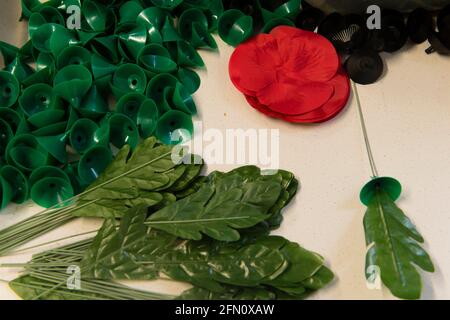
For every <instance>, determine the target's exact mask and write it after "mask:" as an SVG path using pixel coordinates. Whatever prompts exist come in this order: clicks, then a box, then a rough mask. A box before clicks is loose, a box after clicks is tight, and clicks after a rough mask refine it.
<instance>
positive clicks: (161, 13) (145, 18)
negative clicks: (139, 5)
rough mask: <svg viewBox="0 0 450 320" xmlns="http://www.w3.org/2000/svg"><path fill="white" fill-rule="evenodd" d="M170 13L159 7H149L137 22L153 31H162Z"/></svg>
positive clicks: (138, 17) (139, 16) (140, 14)
mask: <svg viewBox="0 0 450 320" xmlns="http://www.w3.org/2000/svg"><path fill="white" fill-rule="evenodd" d="M167 15H168V12H167V11H165V10H162V9H161V8H158V7H149V8H146V9H144V10H143V11H142V12H141V13H139V15H138V16H137V18H136V22H137V23H138V24H141V25H143V26H145V27H146V28H147V30H151V29H152V28H155V29H156V30H158V31H159V30H161V28H162V26H163V24H164V21H165V19H166V16H167Z"/></svg>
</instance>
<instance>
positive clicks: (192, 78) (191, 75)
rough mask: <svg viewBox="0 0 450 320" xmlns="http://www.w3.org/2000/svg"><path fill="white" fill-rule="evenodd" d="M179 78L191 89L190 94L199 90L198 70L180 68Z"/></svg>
mask: <svg viewBox="0 0 450 320" xmlns="http://www.w3.org/2000/svg"><path fill="white" fill-rule="evenodd" d="M177 78H178V80H180V82H181V83H182V84H183V85H184V87H185V88H186V89H187V90H188V91H189V93H190V94H194V93H195V92H196V91H197V90H198V88H200V83H201V80H200V77H199V75H198V74H197V72H195V71H193V70H191V69H187V68H179V69H178V72H177Z"/></svg>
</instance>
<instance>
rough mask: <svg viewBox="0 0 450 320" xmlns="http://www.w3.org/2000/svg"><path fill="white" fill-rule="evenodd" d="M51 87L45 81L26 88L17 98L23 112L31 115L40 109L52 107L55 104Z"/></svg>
mask: <svg viewBox="0 0 450 320" xmlns="http://www.w3.org/2000/svg"><path fill="white" fill-rule="evenodd" d="M56 100H57V98H56V96H55V94H54V91H53V88H52V87H51V86H49V85H48V84H45V83H38V84H34V85H31V86H29V87H28V88H26V89H25V90H24V91H23V93H22V95H21V96H20V98H19V106H20V108H21V110H22V111H23V113H24V114H25V115H26V116H28V117H31V116H33V115H35V114H37V113H40V112H42V111H45V110H48V109H53V108H54V107H55V104H56Z"/></svg>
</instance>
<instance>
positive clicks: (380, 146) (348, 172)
mask: <svg viewBox="0 0 450 320" xmlns="http://www.w3.org/2000/svg"><path fill="white" fill-rule="evenodd" d="M1 2H2V10H1V11H0V39H1V40H4V41H7V42H10V43H13V44H16V45H20V44H22V43H23V42H24V41H25V39H26V24H25V23H19V22H18V21H17V20H18V17H19V15H20V13H19V12H20V9H19V1H17V0H2V1H1ZM218 43H219V49H220V51H219V53H212V52H202V53H201V54H202V56H203V58H204V60H205V63H206V66H207V70H205V71H202V72H201V73H200V74H201V78H202V85H201V88H200V90H199V91H198V92H197V94H196V95H195V99H196V102H197V104H198V108H199V110H200V112H199V113H200V119H201V120H202V121H203V125H204V127H205V129H208V128H216V129H219V130H221V131H222V132H225V130H226V129H228V128H234V129H238V128H242V129H248V128H267V129H280V166H281V168H284V169H287V170H291V171H293V172H294V173H295V174H296V175H297V177H298V178H299V179H300V180H301V185H302V187H301V190H300V191H299V193H298V195H297V197H296V198H295V200H294V201H293V203H292V204H291V205H290V206H289V207H288V209H287V210H286V211H285V220H284V223H283V225H282V227H281V228H280V229H279V230H278V231H277V232H276V233H277V234H280V235H283V236H285V237H287V238H288V239H290V240H292V241H296V242H299V243H300V244H302V245H303V246H305V247H306V248H308V249H310V250H314V251H317V252H319V253H320V254H322V255H323V256H325V257H326V260H327V263H328V265H329V266H330V267H331V268H332V270H333V271H334V272H335V273H336V275H337V279H336V281H335V282H334V283H333V284H332V285H330V286H329V287H327V288H325V289H323V290H321V291H320V292H318V293H317V294H316V295H314V296H313V297H312V298H313V299H392V298H393V297H392V295H391V294H390V293H389V292H388V291H387V290H385V289H384V290H369V289H368V288H367V287H366V282H365V278H364V273H363V271H364V257H365V250H366V249H365V245H364V243H365V242H364V231H363V227H362V218H363V214H364V211H365V207H364V206H363V205H361V204H360V202H359V199H358V195H359V191H360V189H361V187H362V186H363V184H364V183H365V182H367V181H368V180H369V177H370V170H369V164H368V161H367V158H366V151H365V148H364V142H363V138H362V135H361V130H360V125H359V122H358V116H357V111H356V105H355V103H354V100H353V99H352V100H351V101H350V102H349V105H348V107H347V108H346V109H345V110H344V111H343V112H342V113H341V114H340V115H339V116H338V117H337V118H335V119H333V120H332V121H329V122H327V123H324V124H320V125H313V126H302V125H292V124H288V123H284V122H281V121H277V120H274V119H270V118H267V117H265V116H264V115H263V114H260V113H258V112H257V111H255V110H254V109H252V108H251V107H249V106H248V105H247V103H246V102H245V99H244V98H243V96H242V95H241V94H240V93H239V92H238V91H237V90H236V89H235V88H234V87H233V85H232V84H231V82H230V81H229V78H228V60H229V57H230V54H231V53H232V51H233V49H232V48H231V47H228V46H226V45H224V44H223V43H222V42H221V41H220V40H218ZM425 48H426V46H425V44H424V45H421V46H415V47H407V48H405V49H404V50H403V52H401V53H396V54H394V55H385V56H384V57H385V60H386V63H387V69H388V71H387V73H386V75H385V76H384V77H383V78H382V79H381V81H379V82H377V83H376V84H374V85H371V86H365V87H362V86H359V92H360V95H361V100H362V103H363V106H364V109H365V116H366V121H367V126H368V129H369V133H370V137H371V142H372V148H373V151H374V154H375V158H376V161H377V164H378V167H379V171H380V173H381V174H383V175H390V176H394V177H396V178H397V179H399V180H400V181H401V182H402V184H403V186H404V192H403V194H402V196H401V198H400V199H399V200H398V205H399V206H400V207H401V208H402V209H403V210H404V211H405V212H406V213H407V215H408V216H409V217H410V218H411V219H412V220H413V221H414V222H415V223H416V224H417V226H418V228H419V230H420V232H421V233H422V234H423V236H424V238H425V239H426V244H425V248H426V249H427V250H428V252H429V253H430V255H431V257H432V258H433V261H434V263H435V265H436V269H437V270H436V272H435V273H434V274H423V282H424V290H423V298H424V299H449V298H450V283H449V280H448V279H449V276H450V275H449V274H448V272H450V232H449V227H450V212H449V208H448V199H449V196H450V169H449V163H450V146H449V145H450V58H448V57H443V56H439V55H430V56H427V55H426V54H425V53H424V49H425ZM233 167H234V166H232V165H226V166H225V165H215V166H208V168H207V169H208V172H210V171H212V170H214V169H219V170H229V169H232V168H233ZM39 210H40V209H39V208H38V207H37V206H35V205H32V204H31V203H28V204H25V205H22V206H14V205H11V206H10V207H8V208H7V209H5V210H3V211H2V212H1V213H0V227H1V228H4V227H6V226H7V225H9V224H11V223H13V222H16V221H19V220H21V219H23V218H25V217H26V216H28V215H30V214H32V213H35V212H37V211H39ZM100 223H101V221H99V220H90V219H79V220H77V221H74V222H73V223H70V224H69V225H67V226H65V227H63V228H60V229H58V230H56V231H54V232H52V233H50V234H48V235H46V236H44V237H42V238H40V239H37V240H35V241H33V242H32V243H29V244H27V246H29V245H32V244H37V243H42V242H46V241H49V240H52V239H59V238H62V237H64V236H67V235H71V234H78V233H81V232H85V231H89V230H93V229H94V228H97V227H98V226H99V225H100ZM60 244H63V243H60ZM60 244H59V245H60ZM29 258H30V255H29V254H25V255H22V256H14V257H4V258H1V259H0V263H6V262H8V263H10V262H19V261H20V262H25V261H27V260H28V259H29ZM18 271H20V270H18V269H7V268H0V279H3V280H10V279H13V278H14V277H16V276H17V274H18ZM133 285H136V286H139V287H143V288H148V289H154V290H157V291H160V292H166V293H174V294H176V293H178V292H180V291H181V290H182V289H184V288H187V287H188V286H186V285H180V284H177V283H173V282H167V281H157V282H155V283H133ZM16 298H17V296H16V295H15V294H14V293H13V292H12V291H11V290H10V289H9V288H8V286H7V285H6V284H2V283H1V282H0V299H16Z"/></svg>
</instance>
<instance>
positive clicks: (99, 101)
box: [77, 81, 109, 119]
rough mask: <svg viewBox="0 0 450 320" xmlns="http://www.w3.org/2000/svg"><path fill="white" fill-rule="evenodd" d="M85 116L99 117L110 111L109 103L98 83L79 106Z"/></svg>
mask: <svg viewBox="0 0 450 320" xmlns="http://www.w3.org/2000/svg"><path fill="white" fill-rule="evenodd" d="M108 82H109V81H108ZM77 110H78V111H79V112H80V114H81V115H82V116H83V117H86V118H90V119H98V118H100V117H102V116H104V115H105V114H106V113H108V111H109V107H108V103H107V101H106V100H105V97H104V95H103V94H102V93H101V92H100V91H99V89H98V87H97V85H95V84H94V85H93V86H92V87H91V89H90V90H89V92H88V93H87V94H86V95H85V96H84V97H83V100H82V101H81V104H80V106H79V107H78V108H77Z"/></svg>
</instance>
